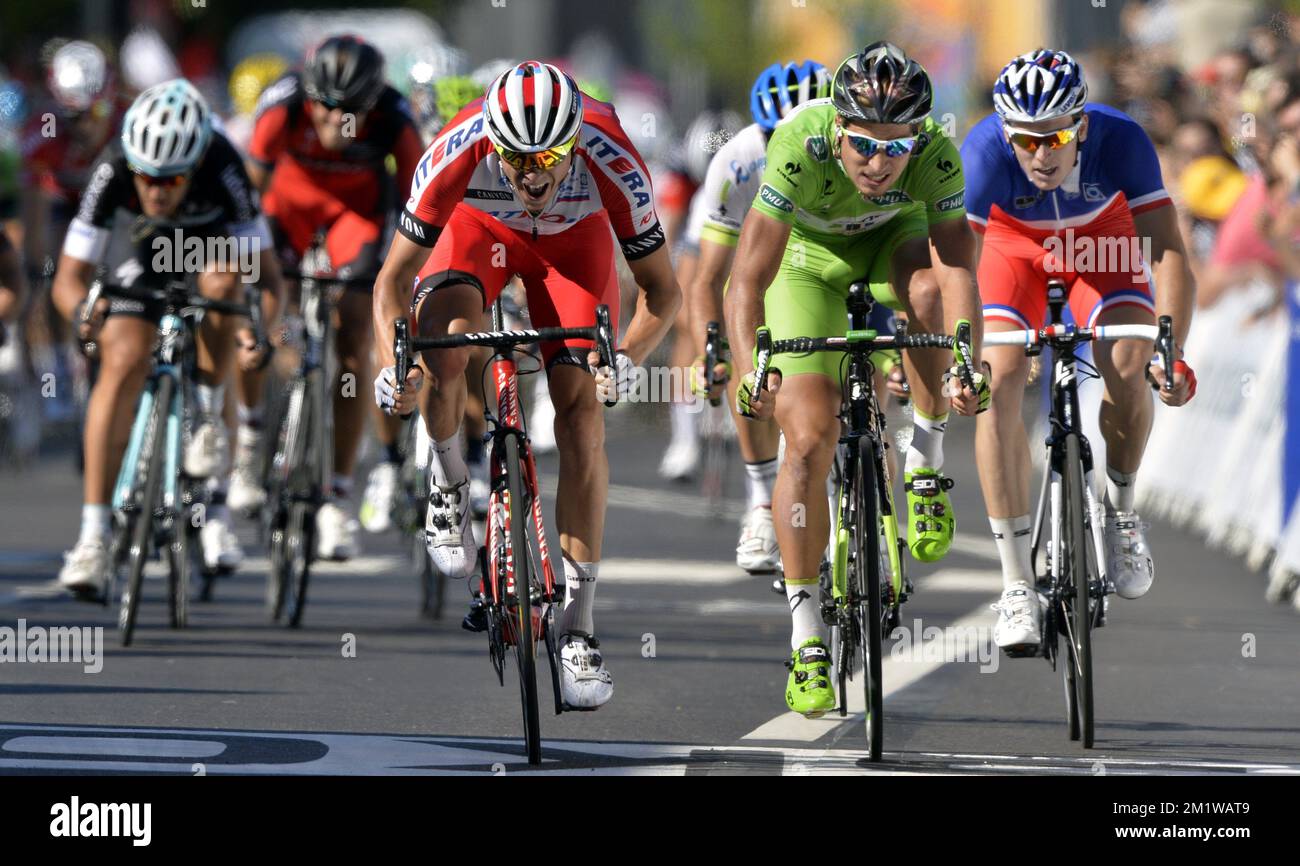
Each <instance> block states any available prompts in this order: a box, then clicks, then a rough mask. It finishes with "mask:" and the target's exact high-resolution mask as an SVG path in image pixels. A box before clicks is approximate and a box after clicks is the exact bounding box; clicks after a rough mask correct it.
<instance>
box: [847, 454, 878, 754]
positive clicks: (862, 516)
mask: <svg viewBox="0 0 1300 866" xmlns="http://www.w3.org/2000/svg"><path fill="white" fill-rule="evenodd" d="M857 462H858V465H857V478H856V480H855V485H856V488H857V489H856V490H855V491H854V497H855V514H854V535H855V539H854V548H855V550H854V552H855V554H856V557H857V568H856V573H857V584H858V586H857V589H858V592H859V595H858V612H859V613H858V615H859V616H860V617H861V618H862V619H864V620H865V622H864V623H863V626H864V627H863V629H862V643H863V646H862V670H863V674H864V675H863V677H862V680H863V690H864V692H865V694H864V697H865V698H866V707H865V713H864V722H865V725H866V734H867V747H868V750H869V754H870V759H871V760H872V761H879V760H880V756H881V752H882V751H883V749H884V741H885V712H884V704H885V698H884V683H883V681H882V678H881V654H882V653H883V651H884V650H883V642H882V637H881V626H882V624H883V623H882V616H883V612H882V609H881V608H882V603H881V602H882V599H881V587H880V526H879V523H880V511H879V510H878V509H877V507H876V505H877V503H876V497H877V495H878V491H877V488H876V463H875V449H873V448H872V446H871V440H870V439H868V438H865V437H863V438H862V439H859V440H858V455H857Z"/></svg>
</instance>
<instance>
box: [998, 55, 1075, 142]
mask: <svg viewBox="0 0 1300 866" xmlns="http://www.w3.org/2000/svg"><path fill="white" fill-rule="evenodd" d="M1087 101H1088V82H1087V81H1085V80H1084V77H1083V67H1081V66H1080V65H1079V63H1078V61H1076V60H1075V59H1074V58H1073V57H1071V56H1070V55H1068V54H1066V53H1065V52H1064V51H1051V50H1048V49H1045V48H1040V49H1038V50H1037V51H1030V52H1029V53H1028V54H1022V55H1020V56H1019V57H1017V58H1016V59H1015V60H1012V61H1011V62H1010V63H1008V64H1007V65H1006V68H1004V69H1003V70H1002V73H1001V74H1000V75H998V81H997V83H996V84H994V85H993V108H994V110H995V111H997V113H998V116H999V117H1001V118H1002V119H1003V120H1004V121H1010V122H1012V123H1033V122H1035V121H1038V120H1051V119H1052V118H1055V117H1063V116H1065V115H1068V114H1076V113H1078V112H1080V111H1083V104H1084V103H1085V102H1087Z"/></svg>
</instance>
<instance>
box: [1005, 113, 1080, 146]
mask: <svg viewBox="0 0 1300 866" xmlns="http://www.w3.org/2000/svg"><path fill="white" fill-rule="evenodd" d="M1081 125H1083V118H1079V120H1078V121H1077V122H1076V123H1075V124H1074V126H1067V127H1066V128H1065V129H1057V130H1054V131H1052V132H1045V133H1039V132H1026V131H1024V130H1023V129H1016V128H1015V127H1014V126H1008V127H1007V128H1006V130H1007V137H1008V138H1010V139H1011V143H1012V144H1014V145H1015V146H1016V147H1018V148H1020V149H1021V150H1024V151H1028V152H1029V153H1037V152H1038V148H1040V147H1042V146H1043V145H1047V148H1048V150H1058V149H1060V148H1062V147H1065V146H1066V145H1067V144H1069V143H1070V142H1072V141H1074V140H1075V139H1076V138H1077V137H1078V136H1079V127H1080V126H1081Z"/></svg>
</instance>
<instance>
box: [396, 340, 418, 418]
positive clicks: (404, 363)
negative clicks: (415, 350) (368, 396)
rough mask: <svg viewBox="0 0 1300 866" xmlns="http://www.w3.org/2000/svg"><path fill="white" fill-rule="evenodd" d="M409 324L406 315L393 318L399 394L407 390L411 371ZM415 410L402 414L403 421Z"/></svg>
mask: <svg viewBox="0 0 1300 866" xmlns="http://www.w3.org/2000/svg"><path fill="white" fill-rule="evenodd" d="M409 328H410V326H409V324H408V323H407V321H406V317H405V316H400V317H398V318H396V319H393V359H394V363H393V374H394V376H395V377H396V379H397V381H396V382H395V383H394V385H395V386H396V390H397V393H398V394H403V393H405V392H406V376H407V374H408V373H410V372H411V343H410V340H409V339H408V332H409ZM414 414H415V413H414V412H407V413H406V414H405V415H402V416H401V418H402V420H403V421H405V420H407V419H408V418H410V417H411V416H412V415H414Z"/></svg>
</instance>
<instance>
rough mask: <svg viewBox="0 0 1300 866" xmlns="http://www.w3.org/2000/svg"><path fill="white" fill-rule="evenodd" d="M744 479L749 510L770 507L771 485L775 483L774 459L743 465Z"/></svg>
mask: <svg viewBox="0 0 1300 866" xmlns="http://www.w3.org/2000/svg"><path fill="white" fill-rule="evenodd" d="M745 479H746V483H747V487H748V490H749V508H750V510H751V511H752V510H753V509H755V508H758V507H759V506H763V505H766V506H768V507H769V508H770V507H771V506H772V485H773V484H775V483H776V458H775V457H773V458H772V459H771V460H760V461H759V462H758V463H746V464H745Z"/></svg>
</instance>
